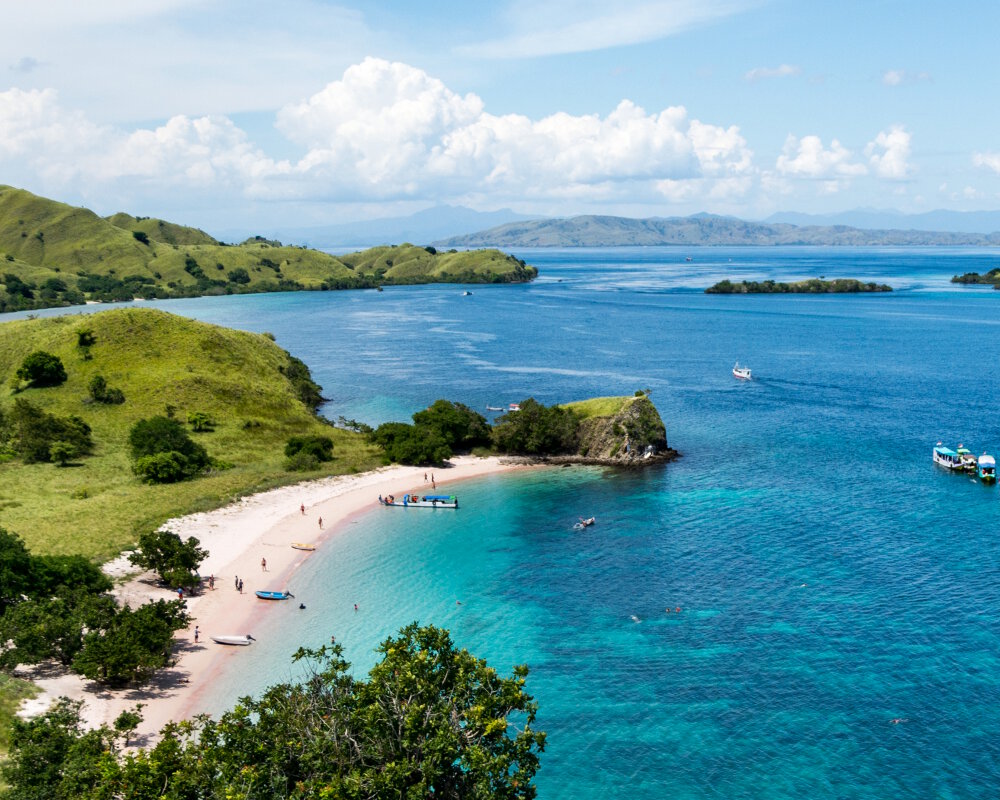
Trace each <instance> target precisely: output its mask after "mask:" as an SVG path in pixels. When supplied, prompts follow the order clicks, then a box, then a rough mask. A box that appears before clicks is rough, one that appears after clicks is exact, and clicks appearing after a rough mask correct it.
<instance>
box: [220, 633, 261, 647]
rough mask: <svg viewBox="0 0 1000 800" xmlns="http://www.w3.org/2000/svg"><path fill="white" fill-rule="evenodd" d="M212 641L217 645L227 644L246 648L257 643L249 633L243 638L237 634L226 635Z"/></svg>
mask: <svg viewBox="0 0 1000 800" xmlns="http://www.w3.org/2000/svg"><path fill="white" fill-rule="evenodd" d="M211 638H212V641H213V642H215V643H216V644H227V645H234V646H236V647H246V646H247V645H248V644H250V642H255V641H257V640H256V639H254V638H253V637H252V636H251V635H250V634H249V633H247V634H244V635H243V636H238V635H236V634H226V635H223V636H213V637H211Z"/></svg>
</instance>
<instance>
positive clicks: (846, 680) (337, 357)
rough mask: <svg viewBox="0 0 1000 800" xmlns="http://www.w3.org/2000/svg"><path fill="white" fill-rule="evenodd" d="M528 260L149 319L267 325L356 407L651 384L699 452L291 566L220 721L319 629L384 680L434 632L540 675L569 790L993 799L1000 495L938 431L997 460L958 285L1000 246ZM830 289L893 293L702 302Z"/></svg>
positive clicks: (364, 529)
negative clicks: (735, 285) (502, 280)
mask: <svg viewBox="0 0 1000 800" xmlns="http://www.w3.org/2000/svg"><path fill="white" fill-rule="evenodd" d="M517 255H519V256H522V257H524V258H525V259H526V260H527V261H528V262H529V263H533V264H535V265H537V266H538V267H539V268H540V270H541V274H542V277H540V278H539V279H538V281H536V282H535V283H533V284H531V285H528V286H500V287H481V286H473V287H469V289H470V290H471V291H472V294H471V295H470V296H463V295H462V289H463V287H454V286H443V287H442V286H421V287H401V288H390V289H386V291H384V292H381V293H376V292H340V293H300V294H278V295H251V296H244V297H225V298H206V299H199V300H189V301H172V302H158V303H156V304H155V305H156V306H157V307H160V308H164V309H167V310H170V311H174V312H176V313H181V314H185V315H188V316H193V317H197V318H199V319H203V320H206V321H210V322H214V323H218V324H222V325H227V326H232V327H238V328H244V329H248V330H256V331H270V332H272V333H273V334H274V335H275V336H276V338H277V341H278V343H279V344H280V345H281V346H282V347H284V348H286V349H288V350H289V351H291V352H292V353H294V354H296V355H298V356H300V357H301V358H303V359H304V360H305V361H306V362H307V363H308V364H309V366H310V368H311V369H312V371H313V375H314V377H315V378H316V380H317V381H318V382H319V383H321V384H322V385H323V387H324V390H325V395H326V396H327V397H329V398H330V402H329V404H328V405H327V406H326V408H325V413H326V414H327V415H329V416H331V417H337V416H339V415H344V416H346V417H348V418H355V419H359V420H363V421H366V422H369V423H373V424H375V423H379V422H382V421H385V420H389V419H403V420H405V419H408V417H409V415H410V414H411V413H413V412H414V411H416V410H418V409H420V408H423V407H424V406H426V405H427V404H428V403H430V402H432V401H433V400H435V399H437V398H439V397H446V398H449V399H453V400H457V401H461V402H464V403H466V404H468V405H470V406H472V407H473V408H477V409H481V410H483V411H484V412H485V407H486V405H487V404H490V405H500V404H504V405H506V404H507V403H508V402H511V401H517V400H521V399H523V398H525V397H529V396H532V397H535V398H537V399H538V400H540V401H543V402H545V403H552V402H562V401H568V400H574V399H579V398H585V397H590V396H595V395H609V394H631V393H633V392H634V391H635V390H636V389H640V388H643V389H649V390H651V392H652V395H651V396H652V399H653V401H654V402H655V403H656V405H657V407H658V408H659V410H660V413H661V415H662V416H663V419H664V421H665V422H666V425H667V436H668V439H669V441H670V444H671V445H672V446H673V447H675V448H677V449H678V450H680V451H681V452H682V453H683V454H684V456H683V458H682V459H680V460H679V461H677V462H675V463H673V464H670V465H668V466H666V467H665V468H657V469H653V470H649V471H646V472H642V473H617V472H605V471H603V470H598V469H557V470H547V471H541V472H536V473H532V474H530V475H516V476H496V477H490V478H487V479H483V480H478V481H475V482H469V483H466V484H463V485H461V487H460V490H459V491H460V495H461V503H462V507H461V508H460V509H459V511H457V512H444V511H438V512H428V513H424V512H421V511H416V510H413V511H409V512H406V511H400V510H398V509H377V510H375V511H373V513H372V514H370V515H367V516H366V517H363V518H361V519H360V520H358V521H356V522H355V523H353V524H351V525H349V526H348V530H346V531H345V532H344V533H345V534H346V535H340V536H334V537H332V538H331V539H330V540H329V541H328V542H327V543H326V544H325V545H324V547H323V548H322V549H321V550H319V551H317V552H316V554H314V556H312V557H311V558H310V559H309V561H308V562H307V564H306V566H305V567H304V568H303V569H302V570H301V571H300V572H299V573H298V574H297V575H296V576H295V578H294V579H293V585H292V586H291V587H290V588H291V589H292V590H293V591H294V592H295V594H296V597H297V598H299V599H302V600H303V601H304V602H305V603H306V604H307V609H306V610H305V611H300V610H298V609H297V608H296V607H295V606H294V605H293V604H287V605H282V606H281V607H280V608H279V607H276V608H274V609H272V610H271V612H272V613H269V614H268V620H267V621H266V622H265V623H264V624H263V625H262V626H261V627H260V628H259V629H258V630H256V631H254V633H255V635H256V636H257V638H258V639H259V642H258V643H257V644H256V645H255V646H254V647H253V648H252V649H251V650H252V652H250V653H240V654H237V655H239V656H241V658H239V659H234V664H238V665H239V667H240V670H239V672H238V673H237V672H235V671H234V673H233V674H232V675H229V676H226V677H224V679H223V680H221V681H220V684H219V696H218V698H217V703H218V705H217V706H216V707H215V708H213V709H210V710H212V711H215V712H218V711H220V710H221V709H223V708H225V707H227V706H228V705H229V704H231V703H232V701H233V699H234V698H235V697H236V696H238V695H240V694H245V693H248V692H253V691H257V690H258V689H260V688H262V687H263V686H265V685H267V684H269V683H273V682H275V681H278V680H284V679H287V678H289V677H290V676H292V675H293V668H292V666H291V665H290V661H289V656H290V654H291V653H292V652H293V651H294V650H295V649H296V647H297V646H298V645H300V644H306V645H315V646H318V645H320V644H322V643H324V642H326V641H328V640H329V637H330V635H331V634H336V636H337V640H338V642H341V643H343V644H344V646H345V648H346V653H347V656H348V658H349V659H350V660H351V661H352V662H353V663H354V664H355V666H356V668H357V669H358V670H359V671H363V670H366V669H367V668H369V667H370V666H371V664H372V663H373V661H374V655H373V648H374V647H375V646H376V644H377V643H378V642H379V641H380V640H381V639H383V638H385V637H386V636H388V635H389V634H391V633H393V632H395V631H396V630H397V629H398V628H399V627H400V626H402V625H404V624H406V623H408V622H411V621H413V620H419V621H421V622H426V623H435V624H438V625H442V626H445V627H447V628H449V629H450V630H451V632H452V635H453V636H454V638H455V640H456V641H457V643H458V644H460V645H461V646H464V647H467V648H469V649H470V650H471V651H473V652H474V653H476V654H477V655H480V656H482V657H485V658H486V659H488V660H489V661H490V663H491V664H493V665H494V666H496V667H498V668H500V669H501V670H502V671H508V670H509V669H510V667H511V666H513V665H514V664H517V663H527V664H529V665H530V666H531V668H532V673H531V675H530V676H529V682H528V688H529V691H531V692H532V693H533V694H534V695H535V697H536V698H537V700H538V701H539V703H540V706H541V708H540V712H539V718H538V725H539V727H540V728H542V729H544V730H546V731H548V733H549V744H548V747H547V749H546V752H545V753H544V754H543V756H542V769H541V771H540V773H539V775H538V778H537V783H538V786H539V790H540V796H541V797H542V798H544V799H545V800H553V799H554V798H606V797H627V798H650V799H651V800H652V799H653V798H657V799H658V798H664V797H670V798H714V797H718V798H792V797H794V798H803V797H811V798H841V797H850V798H887V797H914V798H929V797H942V798H981V797H991V796H996V794H997V793H998V790H1000V619H998V616H1000V615H998V608H1000V544H998V532H1000V531H998V524H997V523H998V519H1000V490H998V489H997V488H991V487H985V486H982V485H980V484H979V483H977V482H975V481H973V480H970V479H969V478H968V477H964V476H955V475H950V474H946V473H945V472H943V471H942V470H940V469H938V468H935V467H934V466H933V465H932V463H931V448H932V446H933V445H934V444H935V442H936V441H938V440H943V441H944V442H945V443H947V444H951V445H953V446H954V445H957V444H958V443H959V442H962V443H964V444H966V445H967V446H969V447H970V448H972V449H973V451H974V452H982V451H983V450H988V451H990V452H992V453H994V454H1000V425H998V413H997V410H998V403H997V401H998V387H1000V359H998V357H997V355H998V352H997V351H998V346H997V342H998V334H1000V327H998V326H1000V292H995V291H993V290H991V289H989V288H981V287H954V286H952V285H951V284H949V283H948V279H949V278H950V277H951V276H952V275H953V274H956V273H963V272H968V271H980V272H981V271H985V270H988V269H990V268H992V267H994V266H997V265H998V264H1000V252H997V251H983V250H948V249H925V250H905V249H900V250H891V249H889V250H886V249H879V250H857V249H846V248H845V249H823V248H802V249H794V248H792V249H789V248H781V249H771V248H711V249H707V248H705V249H691V250H687V251H685V250H683V249H672V248H671V249H661V248H636V249H629V248H623V249H609V250H533V251H522V252H518V253H517ZM688 257H690V258H691V261H687V260H686V258H688ZM819 275H824V276H826V277H828V278H832V277H857V278H863V279H866V280H877V281H880V282H883V281H884V282H887V283H890V284H891V285H893V286H895V287H897V291H896V292H893V293H892V294H888V295H871V296H835V297H812V296H773V295H772V296H750V297H744V296H711V295H705V294H702V293H701V292H700V291H699V290H700V289H701V288H704V287H705V286H707V285H709V284H711V283H713V282H715V281H716V280H719V279H721V278H724V277H730V278H736V279H743V278H752V279H759V278H776V279H779V280H780V279H796V278H803V277H815V276H819ZM737 359H738V360H739V361H740V362H741V363H745V364H747V365H748V366H750V367H752V369H753V372H754V378H755V379H754V381H753V382H752V383H742V382H738V381H736V380H734V379H733V378H732V376H731V374H730V368H731V367H732V365H733V363H734V362H735V361H736V360H737ZM591 515H593V516H595V517H596V518H597V524H596V525H595V526H593V527H591V528H589V529H587V530H585V531H582V532H577V531H574V530H573V529H572V524H573V522H574V521H575V520H576V519H577V517H579V516H591ZM457 601H460V603H461V604H458V602H457ZM354 603H358V605H359V607H360V610H359V611H358V612H357V613H355V612H354V610H353V606H354ZM667 607H670V608H676V607H680V608H681V609H682V611H681V612H680V613H676V612H671V613H666V612H665V609H666V608H667ZM248 657H249V658H250V659H252V666H251V667H250V668H249V669H248V668H247V664H248V661H247V658H248ZM893 719H901V720H904V721H903V722H901V723H898V724H892V723H891V722H890V720H893Z"/></svg>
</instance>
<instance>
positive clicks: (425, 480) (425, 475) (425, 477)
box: [424, 472, 427, 483]
mask: <svg viewBox="0 0 1000 800" xmlns="http://www.w3.org/2000/svg"><path fill="white" fill-rule="evenodd" d="M424 483H427V473H426V472H425V473H424Z"/></svg>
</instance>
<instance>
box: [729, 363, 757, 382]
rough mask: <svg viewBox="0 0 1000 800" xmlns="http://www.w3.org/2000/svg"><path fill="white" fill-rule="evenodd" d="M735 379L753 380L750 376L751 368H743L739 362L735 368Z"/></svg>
mask: <svg viewBox="0 0 1000 800" xmlns="http://www.w3.org/2000/svg"><path fill="white" fill-rule="evenodd" d="M733 377H734V378H739V379H740V380H741V381H749V380H753V378H752V377H751V375H750V367H741V366H740V362H739V361H737V362H736V364H735V365H734V366H733Z"/></svg>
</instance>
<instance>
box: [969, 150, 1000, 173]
mask: <svg viewBox="0 0 1000 800" xmlns="http://www.w3.org/2000/svg"><path fill="white" fill-rule="evenodd" d="M972 163H973V164H974V165H975V166H977V167H985V168H986V169H989V170H992V171H993V172H995V173H997V174H998V175H1000V153H973V154H972Z"/></svg>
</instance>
